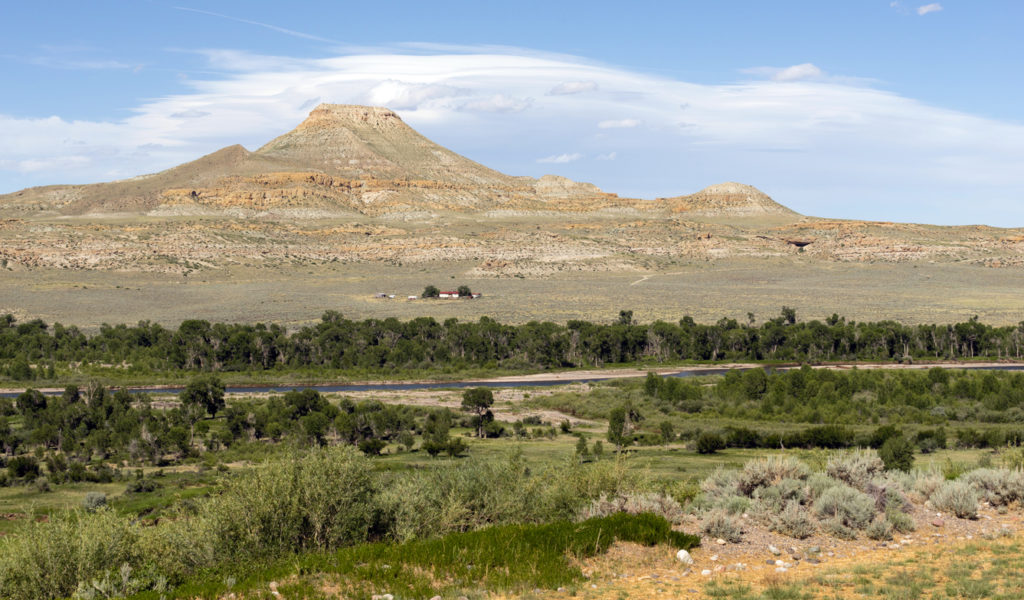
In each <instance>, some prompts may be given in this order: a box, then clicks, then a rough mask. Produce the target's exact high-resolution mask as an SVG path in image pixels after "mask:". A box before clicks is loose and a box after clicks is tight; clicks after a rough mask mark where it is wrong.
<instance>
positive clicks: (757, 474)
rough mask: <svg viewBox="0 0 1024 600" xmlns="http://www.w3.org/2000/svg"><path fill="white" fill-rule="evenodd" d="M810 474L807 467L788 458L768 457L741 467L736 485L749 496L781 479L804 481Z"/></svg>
mask: <svg viewBox="0 0 1024 600" xmlns="http://www.w3.org/2000/svg"><path fill="white" fill-rule="evenodd" d="M810 474H811V471H810V469H808V468H807V465H805V464H803V463H802V462H800V461H798V460H796V459H795V458H791V457H789V456H770V457H768V458H759V459H755V460H752V461H749V462H748V463H747V464H745V465H743V471H741V472H740V474H739V480H738V482H737V485H738V487H739V490H740V492H742V493H743V494H746V495H747V496H750V495H752V494H753V493H754V490H756V489H757V488H760V487H767V486H769V485H774V484H776V483H778V482H780V481H782V480H783V479H799V480H804V479H807V477H808V476H809V475H810Z"/></svg>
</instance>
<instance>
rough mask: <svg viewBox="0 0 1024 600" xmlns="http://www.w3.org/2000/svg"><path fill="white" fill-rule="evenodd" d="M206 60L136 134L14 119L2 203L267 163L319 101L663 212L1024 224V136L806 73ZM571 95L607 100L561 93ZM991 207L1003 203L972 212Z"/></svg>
mask: <svg viewBox="0 0 1024 600" xmlns="http://www.w3.org/2000/svg"><path fill="white" fill-rule="evenodd" d="M203 54H204V55H205V56H206V57H207V60H208V61H209V63H210V64H211V65H214V66H215V67H216V70H217V71H218V72H219V73H215V74H211V75H208V76H207V78H206V79H194V80H187V81H185V82H184V83H183V85H186V86H189V87H188V88H187V89H186V91H185V92H183V93H180V94H176V95H170V96H166V97H163V98H159V99H156V100H152V101H149V102H145V103H142V104H140V105H139V106H137V107H135V109H134V114H133V115H132V116H130V117H128V118H125V119H117V120H108V121H98V120H92V121H87V120H70V119H65V118H62V117H60V116H49V117H48V116H41V117H40V118H16V117H13V116H4V115H0V191H2V192H9V191H14V190H15V189H18V188H20V187H26V186H29V185H41V184H48V183H71V182H90V181H101V180H107V179H112V178H119V177H128V176H133V175H138V174H141V173H146V172H154V171H158V170H161V169H165V168H168V167H171V166H174V165H176V164H179V163H182V162H185V161H188V160H192V159H195V158H197V157H198V156H201V155H203V154H206V153H209V152H212V151H214V150H217V149H218V148H221V147H224V146H227V145H230V144H235V143H242V144H244V145H246V146H247V147H249V148H257V147H259V146H261V145H262V144H264V143H265V142H266V141H268V140H269V139H271V138H273V137H275V136H277V135H279V134H281V133H282V132H284V131H287V130H288V129H291V128H292V127H294V126H295V125H296V124H298V123H299V122H300V121H301V120H302V119H303V118H304V117H305V115H306V114H307V113H308V112H309V110H310V109H311V108H312V107H313V106H314V105H315V104H316V103H318V102H336V103H356V104H366V103H372V104H383V105H390V106H391V107H392V108H394V109H395V110H397V111H398V112H399V114H400V115H401V117H402V118H403V119H404V120H405V121H407V122H408V123H409V124H410V125H412V126H413V127H415V128H416V129H418V130H419V131H421V132H422V133H423V134H424V135H426V136H427V137H430V138H431V139H433V140H435V141H436V142H438V143H440V144H442V145H444V146H447V147H450V148H452V149H453V150H455V151H456V152H459V153H461V154H464V155H466V156H468V157H470V158H472V159H473V160H476V161H478V162H481V163H483V164H486V165H488V166H490V167H492V168H496V169H498V170H501V171H504V172H507V173H511V174H514V175H533V176H539V175H542V174H543V173H544V171H543V170H542V168H541V167H539V166H538V165H541V164H556V165H561V166H562V167H561V169H560V170H562V171H563V173H562V174H565V175H567V176H570V177H573V178H574V179H581V180H587V181H592V182H594V183H596V184H598V185H599V186H600V187H602V188H604V189H606V190H608V191H613V192H617V193H620V194H621V195H628V196H635V197H652V198H653V197H659V196H674V195H679V194H682V193H688V192H693V191H696V190H698V189H701V188H703V187H705V186H706V185H708V184H710V183H715V182H718V181H743V182H747V183H750V184H753V185H756V186H758V187H761V188H763V189H765V191H767V192H768V193H770V194H771V195H772V196H773V197H775V198H776V199H777V200H779V201H781V202H783V203H785V204H787V205H790V206H792V207H793V208H795V209H796V210H798V211H800V212H803V213H805V214H820V215H826V216H838V217H857V218H878V219H889V220H901V219H902V220H921V219H923V218H927V219H929V220H934V221H939V222H967V221H979V220H980V221H987V222H990V223H993V224H1001V225H1024V208H1022V207H1021V205H1020V203H1019V199H1020V198H1021V197H1024V174H1021V172H1020V169H1019V165H1020V164H1021V162H1024V126H1021V125H1019V124H1016V123H1010V122H1005V121H999V120H996V119H990V118H985V117H980V116H976V115H971V114H968V113H964V112H959V111H954V110H948V109H944V108H941V107H936V106H930V105H928V104H925V103H922V102H919V101H916V100H914V99H912V98H907V97H904V96H900V95H899V94H895V93H892V92H889V91H886V90H882V89H876V88H873V87H870V86H867V85H862V84H858V83H855V82H851V81H848V80H841V79H837V78H836V77H835V76H832V75H828V74H824V75H822V76H820V77H819V76H816V75H815V73H816V71H815V70H814V69H809V68H806V67H803V68H802V69H795V67H802V65H795V66H794V67H782V68H775V69H773V70H772V71H770V72H769V71H763V72H760V73H758V74H757V75H758V77H759V79H754V80H747V81H736V82H734V83H726V84H717V85H708V84H699V83H693V82H688V81H682V80H678V79H673V78H669V77H661V76H656V75H651V74H648V73H638V72H634V71H630V70H627V69H622V68H616V67H611V66H607V65H601V64H595V63H593V62H589V61H586V60H583V59H574V58H571V57H565V56H552V55H544V54H542V53H538V52H535V51H529V50H524V51H522V52H518V53H517V52H515V51H512V50H508V49H505V50H502V51H498V50H494V49H490V48H488V49H486V51H481V52H478V53H472V52H468V51H466V50H465V49H462V50H460V52H456V53H444V52H437V53H429V52H428V51H426V50H418V51H417V53H415V54H406V53H401V52H396V51H391V52H377V53H370V54H363V53H357V54H347V55H340V56H331V57H327V58H319V59H304V58H295V57H287V56H260V55H253V54H248V53H244V52H239V51H234V50H216V51H212V50H211V51H204V52H203ZM806 64H809V65H811V66H813V64H812V63H806ZM815 69H817V67H815ZM787 71H789V73H788V74H787ZM818 71H821V70H820V69H818ZM567 82H593V84H594V85H593V86H590V85H587V86H577V87H578V88H580V89H582V88H586V91H585V93H584V92H580V93H562V94H551V93H550V92H551V91H552V90H554V89H557V88H558V86H561V85H564V84H566V83H567ZM638 90H642V93H638ZM626 121H636V126H634V127H632V128H631V130H630V135H629V136H623V135H615V134H614V133H615V132H614V128H600V127H595V124H599V123H602V122H609V123H618V124H619V125H620V126H623V125H626V123H625V122H626ZM641 123H642V125H643V126H642V127H640V126H639V125H640V124H641ZM552 148H572V151H571V152H565V153H559V154H550V152H551V149H552ZM780 149H782V150H785V151H780ZM538 156H540V157H543V158H541V159H540V161H538V159H537V157H538ZM589 157H593V159H590V158H589ZM598 159H600V160H598ZM612 159H614V160H612ZM981 198H984V199H986V202H987V203H988V204H985V203H982V202H980V201H972V200H974V199H981ZM922 215H924V216H922Z"/></svg>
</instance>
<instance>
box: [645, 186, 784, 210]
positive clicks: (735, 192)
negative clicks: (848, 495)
mask: <svg viewBox="0 0 1024 600" xmlns="http://www.w3.org/2000/svg"><path fill="white" fill-rule="evenodd" d="M660 203H662V204H663V205H665V207H666V208H668V209H669V210H670V211H672V212H687V213H690V214H692V215H701V216H709V217H716V216H742V217H753V216H761V215H779V216H790V217H795V216H799V215H798V214H797V213H796V212H794V211H792V210H790V209H788V208H786V207H785V206H783V205H781V204H779V203H778V202H776V201H774V200H772V199H771V197H770V196H768V194H765V193H764V192H762V191H761V190H759V189H757V188H756V187H754V186H751V185H746V184H743V183H735V182H731V181H730V182H726V183H719V184H717V185H712V186H708V187H706V188H704V189H702V190H701V191H699V192H697V193H696V194H690V195H689V196H677V197H674V198H665V199H662V200H660Z"/></svg>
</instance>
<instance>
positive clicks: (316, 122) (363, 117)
mask: <svg viewBox="0 0 1024 600" xmlns="http://www.w3.org/2000/svg"><path fill="white" fill-rule="evenodd" d="M338 126H341V127H351V126H357V127H372V128H375V129H390V128H395V127H408V126H407V125H406V124H405V123H404V122H403V121H402V118H401V117H399V116H398V114H397V113H396V112H395V111H393V110H391V109H389V108H384V107H382V106H359V105H357V104H321V105H319V106H317V107H316V108H314V109H313V111H312V112H311V113H309V116H308V117H306V120H305V121H303V122H302V123H299V126H298V127H296V129H317V128H330V127H338Z"/></svg>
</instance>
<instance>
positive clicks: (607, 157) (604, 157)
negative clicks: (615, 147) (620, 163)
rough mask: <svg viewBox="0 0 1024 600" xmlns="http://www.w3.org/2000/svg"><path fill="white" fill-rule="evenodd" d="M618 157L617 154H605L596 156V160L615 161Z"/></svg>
mask: <svg viewBox="0 0 1024 600" xmlns="http://www.w3.org/2000/svg"><path fill="white" fill-rule="evenodd" d="M618 156H619V153H618V152H605V153H604V154H598V155H597V160H615V159H616V158H617V157H618Z"/></svg>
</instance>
